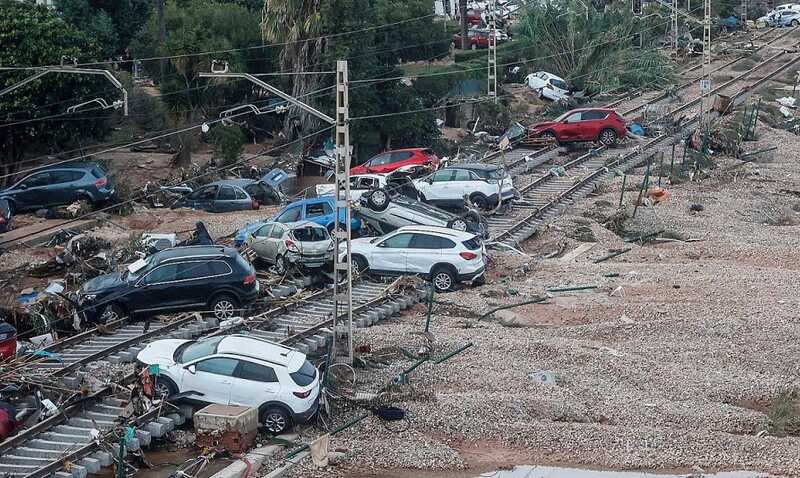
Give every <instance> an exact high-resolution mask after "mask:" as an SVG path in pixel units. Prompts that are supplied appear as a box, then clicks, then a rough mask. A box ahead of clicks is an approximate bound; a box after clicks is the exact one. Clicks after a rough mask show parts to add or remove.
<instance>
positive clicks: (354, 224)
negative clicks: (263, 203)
mask: <svg viewBox="0 0 800 478" xmlns="http://www.w3.org/2000/svg"><path fill="white" fill-rule="evenodd" d="M333 210H334V202H333V197H332V196H326V197H321V198H314V199H301V200H300V201H295V202H293V203H291V204H289V205H288V206H286V207H284V208H283V209H281V210H280V211H278V213H277V214H275V215H274V216H272V217H270V218H269V219H265V220H263V221H257V222H251V223H249V224H247V225H245V226H244V227H243V228H241V229H239V230H238V231H237V232H236V238H235V239H234V241H235V244H236V246H237V247H238V246H241V245H242V244H243V243H244V239H245V238H246V237H247V234H250V233H253V232H255V231H256V230H257V229H258V228H259V227H261V226H262V225H263V224H264V223H266V222H270V221H274V222H281V223H284V224H287V223H290V222H297V221H311V222H315V223H317V224H320V225H322V226H325V228H326V229H328V231H329V232H332V231H333V225H334V219H335V217H334V213H333ZM344 216H345V215H344V211H341V213H340V214H339V222H341V223H343V222H344V221H345V217H344ZM350 229H351V230H352V231H353V232H356V231H358V230H359V229H361V221H359V220H358V219H356V218H355V217H351V218H350Z"/></svg>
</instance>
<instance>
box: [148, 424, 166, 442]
mask: <svg viewBox="0 0 800 478" xmlns="http://www.w3.org/2000/svg"><path fill="white" fill-rule="evenodd" d="M145 428H146V429H147V431H148V432H150V434H151V435H152V436H154V437H156V438H161V437H163V436H164V435H166V434H167V433H168V432H169V429H168V428H167V426H166V425H164V424H163V423H158V422H150V423H148V424H147V425H146V426H145Z"/></svg>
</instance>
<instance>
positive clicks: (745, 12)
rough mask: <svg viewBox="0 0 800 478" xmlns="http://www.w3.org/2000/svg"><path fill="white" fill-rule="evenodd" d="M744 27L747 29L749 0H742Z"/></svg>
mask: <svg viewBox="0 0 800 478" xmlns="http://www.w3.org/2000/svg"><path fill="white" fill-rule="evenodd" d="M741 9H742V14H741V16H742V29H743V30H745V31H747V0H742V6H741Z"/></svg>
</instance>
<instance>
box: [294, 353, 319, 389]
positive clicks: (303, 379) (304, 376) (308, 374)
mask: <svg viewBox="0 0 800 478" xmlns="http://www.w3.org/2000/svg"><path fill="white" fill-rule="evenodd" d="M289 376H290V377H292V380H294V383H296V384H297V385H299V386H301V387H305V386H306V385H310V384H311V382H313V381H314V379H315V378H316V377H317V369H316V368H314V366H313V365H311V362H309V361H308V360H306V361H305V362H303V366H302V367H300V370H298V371H297V372H292V373H290V374H289Z"/></svg>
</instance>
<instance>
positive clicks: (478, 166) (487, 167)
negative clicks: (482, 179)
mask: <svg viewBox="0 0 800 478" xmlns="http://www.w3.org/2000/svg"><path fill="white" fill-rule="evenodd" d="M442 169H472V170H480V171H494V170H496V169H500V166H498V165H496V164H486V163H458V164H451V165H448V166H447V167H446V168H442Z"/></svg>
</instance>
